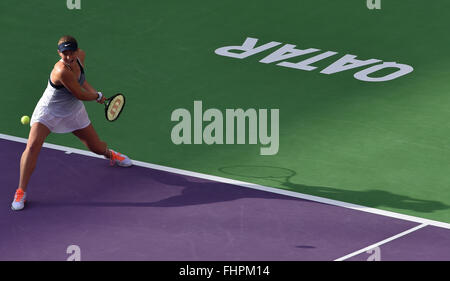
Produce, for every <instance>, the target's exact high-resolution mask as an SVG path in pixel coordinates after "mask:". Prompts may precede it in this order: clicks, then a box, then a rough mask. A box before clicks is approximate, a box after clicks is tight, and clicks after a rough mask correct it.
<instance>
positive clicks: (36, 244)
mask: <svg viewBox="0 0 450 281" xmlns="http://www.w3.org/2000/svg"><path fill="white" fill-rule="evenodd" d="M24 148H25V144H24V143H20V142H14V141H10V140H4V139H0V152H1V155H2V157H3V159H2V162H1V164H0V165H1V166H0V171H1V172H0V185H1V188H0V206H1V207H0V260H56V261H58V260H60V261H64V260H67V259H68V257H69V254H68V253H67V249H68V248H69V246H71V245H76V246H78V248H79V249H80V253H81V256H80V258H81V260H132V261H135V260H158V261H171V260H177V261H198V260H203V261H263V260H264V261H303V260H325V261H327V260H336V259H339V258H341V257H345V256H348V255H349V254H352V253H356V252H357V251H359V250H362V249H364V248H366V247H368V246H371V245H375V244H376V243H379V242H380V241H383V240H386V239H389V238H391V237H394V236H396V235H398V234H400V233H402V232H405V231H407V230H410V229H412V228H414V227H416V226H419V225H421V223H419V222H413V221H406V220H401V219H397V218H392V217H387V216H382V215H378V214H373V213H368V212H362V211H357V210H353V209H349V208H344V207H339V206H334V205H328V204H324V203H319V202H313V201H309V200H303V199H299V198H295V197H289V196H286V195H280V194H275V193H271V192H268V191H261V190H255V189H250V188H246V187H241V186H237V185H232V184H226V183H220V182H214V181H210V180H207V179H201V178H195V177H190V176H185V175H180V174H174V173H169V172H166V171H160V170H154V169H150V168H146V167H141V166H133V167H130V168H120V167H110V166H109V163H108V161H107V160H103V159H99V158H94V157H89V156H84V155H79V154H76V153H71V154H68V153H65V152H64V151H59V150H54V149H50V148H43V150H42V151H41V154H40V157H39V160H38V165H37V168H36V170H35V172H34V174H33V176H32V178H31V181H30V185H29V190H28V201H27V205H26V207H25V209H24V210H23V211H19V212H15V211H12V210H11V209H10V204H11V201H12V200H13V196H14V191H15V189H16V188H17V182H18V177H19V160H20V155H21V153H22V151H23V149H24ZM449 249H450V230H449V229H446V228H442V227H436V226H431V225H427V226H425V227H423V228H420V229H417V230H415V231H413V232H411V233H408V234H406V235H403V236H401V237H398V238H396V239H393V240H392V241H389V242H386V243H384V244H382V245H380V246H379V247H378V249H377V251H378V252H377V257H378V259H381V260H450V251H449ZM370 259H374V250H373V251H363V252H361V253H359V254H355V255H351V256H349V258H346V259H345V260H370Z"/></svg>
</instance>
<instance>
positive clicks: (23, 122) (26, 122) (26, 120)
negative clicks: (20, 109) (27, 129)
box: [20, 115, 30, 125]
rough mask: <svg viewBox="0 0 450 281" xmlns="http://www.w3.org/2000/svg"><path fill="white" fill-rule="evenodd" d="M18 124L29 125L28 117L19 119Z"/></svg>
mask: <svg viewBox="0 0 450 281" xmlns="http://www.w3.org/2000/svg"><path fill="white" fill-rule="evenodd" d="M20 122H22V124H24V125H27V124H28V123H30V117H28V116H26V115H25V116H22V118H21V119H20Z"/></svg>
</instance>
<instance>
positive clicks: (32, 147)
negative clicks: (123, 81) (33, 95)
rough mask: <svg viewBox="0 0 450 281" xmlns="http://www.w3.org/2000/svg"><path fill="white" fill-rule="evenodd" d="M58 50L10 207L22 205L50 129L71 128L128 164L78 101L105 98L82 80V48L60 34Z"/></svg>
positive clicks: (66, 130)
mask: <svg viewBox="0 0 450 281" xmlns="http://www.w3.org/2000/svg"><path fill="white" fill-rule="evenodd" d="M58 54H59V56H60V57H61V60H59V61H58V62H57V63H56V64H55V66H54V68H53V70H52V72H51V74H50V78H49V80H48V85H47V88H46V89H45V91H44V94H43V95H42V97H41V99H40V100H39V102H38V103H37V105H36V108H35V109H34V112H33V115H32V117H31V122H30V126H31V129H30V134H29V136H28V142H27V146H26V148H25V151H24V152H23V154H22V157H21V160H20V179H19V186H18V188H17V190H16V193H15V196H14V201H13V202H12V205H11V208H12V209H13V210H22V209H23V208H24V204H25V200H26V190H27V185H28V181H29V180H30V177H31V174H32V173H33V170H34V168H35V166H36V162H37V159H38V155H39V152H40V150H41V148H42V145H43V143H44V141H45V139H46V138H47V136H48V135H49V134H50V133H70V132H71V133H73V134H74V135H75V136H77V137H78V138H79V139H80V140H81V141H82V142H83V143H84V144H85V145H86V147H87V148H88V149H89V150H90V151H92V152H94V153H96V154H100V155H104V156H105V158H108V159H110V163H111V165H114V164H117V165H119V166H122V167H129V166H131V165H132V162H131V160H130V159H129V158H128V157H127V156H125V155H123V154H120V153H118V152H115V151H113V150H111V149H108V145H107V144H106V143H105V142H103V141H101V140H100V138H99V137H98V135H97V133H96V131H95V130H94V127H93V126H92V124H91V121H90V120H89V117H88V114H87V112H86V109H85V107H84V104H83V102H82V101H94V100H95V101H97V102H98V103H101V104H103V103H104V102H105V100H106V98H105V97H104V96H103V94H102V93H101V92H97V91H96V90H95V89H94V88H93V87H92V86H91V85H90V84H89V83H88V82H87V81H86V80H85V74H84V58H85V56H86V54H85V52H84V51H83V50H81V49H79V48H78V43H77V41H76V40H75V38H73V37H72V36H64V37H62V38H61V39H60V40H59V41H58Z"/></svg>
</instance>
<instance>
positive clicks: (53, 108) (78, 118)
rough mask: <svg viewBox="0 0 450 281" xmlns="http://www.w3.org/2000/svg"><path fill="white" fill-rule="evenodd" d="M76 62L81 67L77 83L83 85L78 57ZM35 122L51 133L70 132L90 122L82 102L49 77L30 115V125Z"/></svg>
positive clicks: (83, 78)
mask: <svg viewBox="0 0 450 281" xmlns="http://www.w3.org/2000/svg"><path fill="white" fill-rule="evenodd" d="M77 62H78V65H79V66H80V69H81V74H80V77H79V79H78V83H80V85H83V83H84V81H85V74H84V69H83V66H82V65H81V62H80V60H79V59H78V58H77ZM36 122H39V123H42V124H44V125H45V126H47V127H48V128H49V129H50V131H51V132H52V133H70V132H73V131H76V130H79V129H83V128H86V127H87V126H89V124H90V123H91V121H90V120H89V116H88V114H87V112H86V108H85V107H84V104H83V102H82V101H81V100H79V99H77V98H76V97H75V96H74V95H73V94H72V93H71V92H69V90H67V89H66V88H65V87H64V86H62V85H60V86H57V85H55V84H53V83H52V81H51V80H50V78H49V79H48V84H47V88H46V89H45V91H44V94H43V95H42V97H41V99H40V100H39V102H38V103H37V105H36V107H35V109H34V112H33V115H32V116H31V121H30V126H33V124H34V123H36Z"/></svg>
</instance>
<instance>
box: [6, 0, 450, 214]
mask: <svg viewBox="0 0 450 281" xmlns="http://www.w3.org/2000/svg"><path fill="white" fill-rule="evenodd" d="M448 10H450V2H449V1H444V0H436V1H423V0H422V1H420V0H395V1H393V0H382V8H381V10H369V9H368V8H367V7H366V0H335V1H329V0H280V1H261V0H259V1H256V0H244V1H210V0H208V1H207V0H201V1H200V0H193V1H181V0H177V1H144V0H134V1H107V0H95V1H87V0H81V9H80V10H75V9H74V10H69V9H68V8H67V6H66V1H62V0H52V1H50V0H47V1H31V0H24V1H13V0H3V1H1V3H0V14H1V17H0V29H1V31H2V32H1V34H2V44H0V54H1V57H2V59H1V64H2V65H1V72H0V75H1V77H2V81H3V86H2V94H1V96H2V101H3V105H4V108H3V109H2V110H1V111H0V120H1V122H0V133H3V134H8V135H14V136H19V137H27V136H28V131H29V127H28V126H23V125H21V124H20V121H19V120H20V117H21V116H22V115H25V114H27V115H30V116H31V114H32V112H33V109H34V106H35V105H36V103H37V101H38V100H39V98H40V96H41V95H42V93H43V91H44V89H45V87H46V85H47V79H48V77H49V74H50V71H51V69H52V67H53V65H54V63H56V61H57V60H58V59H59V57H58V55H57V53H56V47H57V41H58V39H59V38H60V37H61V36H62V35H66V34H70V35H73V36H74V37H76V38H77V40H78V42H79V46H80V48H82V49H84V50H85V51H86V54H87V55H86V75H87V76H86V78H87V81H89V83H90V84H91V85H93V86H94V87H96V89H98V90H101V91H103V92H104V93H106V94H107V95H112V94H113V93H115V92H123V93H125V94H126V96H127V105H126V108H125V111H124V113H123V114H122V115H121V117H120V119H119V120H118V121H116V122H114V123H109V122H107V121H106V120H105V118H104V111H103V106H101V105H99V104H97V103H95V102H91V103H85V105H86V108H87V110H88V112H89V116H90V118H91V120H92V123H93V124H94V127H95V128H96V129H97V131H98V133H99V135H100V136H101V138H102V139H104V140H105V141H107V142H108V143H109V145H110V147H111V148H114V149H117V150H119V151H120V152H123V153H125V154H127V155H129V156H130V157H131V158H132V159H136V160H140V161H145V162H150V163H155V164H160V165H165V166H169V167H175V168H180V169H185V170H190V171H196V172H201V173H206V174H211V175H217V176H222V177H229V178H233V179H238V180H242V181H247V182H254V183H258V184H262V185H265V186H273V187H278V188H282V189H287V190H292V191H296V192H300V193H306V194H312V195H317V196H321V197H326V198H331V199H336V200H340V201H344V202H350V203H355V204H360V205H364V206H369V207H374V208H379V209H383V210H389V211H394V212H398V213H403V214H408V215H413V216H418V217H423V218H428V219H433V220H438V221H443V222H450V212H449V211H450V192H449V190H450V176H449V172H450V144H449V143H450V142H449V139H450V123H449V122H450V121H449V120H450V106H449V105H450V85H449V83H448V81H449V77H450V70H449V67H448V66H449V63H450V55H449V53H448V51H449V50H450V37H449V36H448V30H449V27H450V22H449V20H448V13H447V12H445V11H448ZM247 37H251V38H257V39H259V40H258V43H257V46H260V45H263V44H266V43H269V42H271V41H276V42H280V43H283V44H280V45H279V46H277V47H274V48H271V49H268V50H266V51H263V52H261V53H257V54H255V55H253V56H249V57H247V58H245V59H237V58H232V57H227V56H221V55H218V54H216V53H215V50H216V49H218V48H220V47H225V46H241V45H242V44H243V43H244V41H245V40H246V38H247ZM284 44H292V45H296V48H297V49H307V48H316V49H320V52H317V53H312V54H306V55H303V56H300V57H294V58H290V59H286V60H284V61H287V62H292V63H296V62H299V61H301V60H303V59H307V58H310V57H314V56H315V55H318V54H320V53H323V52H326V51H334V52H337V54H336V55H334V56H331V57H328V58H325V59H323V60H321V61H318V62H316V63H313V64H311V65H313V66H314V67H317V69H315V70H312V71H305V70H299V69H294V68H288V67H283V66H279V65H277V63H279V62H275V63H267V64H266V63H261V62H259V61H260V60H262V59H263V58H265V57H266V56H268V55H269V54H271V53H273V52H274V51H276V50H278V49H279V48H280V47H282V46H283V45H284ZM236 53H238V52H236ZM346 54H352V55H355V56H357V57H356V58H357V59H360V60H368V59H378V60H381V61H383V62H397V63H401V64H406V65H410V66H412V67H413V68H414V71H413V72H411V73H409V74H407V75H404V76H402V77H399V78H397V79H394V80H391V81H385V82H365V81H360V80H358V79H355V78H354V74H355V73H356V72H358V71H360V70H362V69H365V68H367V66H364V67H360V68H355V69H350V70H347V71H342V72H339V73H336V74H330V75H327V74H322V73H320V71H322V70H323V69H324V68H326V67H327V66H329V65H330V64H332V63H333V62H335V61H336V60H338V59H339V58H341V57H343V56H344V55H346ZM280 62H281V61H280ZM391 72H392V71H391ZM387 73H390V72H389V71H388V70H385V71H380V72H379V73H378V74H377V75H378V76H383V75H386V74H387ZM373 76H376V75H375V74H374V75H373ZM195 100H197V101H202V104H203V110H204V111H205V110H207V109H209V108H216V109H218V110H220V111H221V112H223V113H224V114H225V112H226V109H238V108H242V109H244V110H247V109H250V108H253V109H256V110H258V109H279V116H280V118H279V151H278V153H277V154H276V155H260V148H261V146H262V144H260V143H258V144H248V139H247V142H246V143H247V144H212V145H208V144H204V143H203V144H181V145H175V144H174V143H173V142H172V140H171V131H172V128H173V127H174V126H175V125H176V124H177V122H173V121H171V114H172V112H173V111H174V110H176V109H178V108H185V109H188V110H189V111H190V112H191V115H192V118H193V117H194V101H195ZM192 122H193V120H192ZM209 123H210V122H208V121H205V122H204V123H203V127H206V126H207V125H208V124H209ZM47 142H49V143H54V144H60V145H64V146H70V147H75V148H84V147H83V146H82V144H81V143H80V142H79V141H78V139H76V138H75V137H74V136H73V135H70V134H68V135H55V134H53V135H51V136H50V137H49V138H48V140H47ZM18 157H19V155H18ZM280 168H281V169H280ZM255 170H256V172H255ZM258 170H259V171H258ZM277 170H285V171H287V170H289V171H291V174H290V175H289V178H287V177H284V178H282V177H281V178H278V179H277V180H275V179H274V178H267V177H265V175H266V174H267V176H268V177H270V176H274V175H271V174H270V173H271V171H273V172H276V171H277ZM230 171H233V172H230ZM254 173H256V174H257V175H255V174H254ZM275 176H277V175H275ZM299 215H301V214H299Z"/></svg>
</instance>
